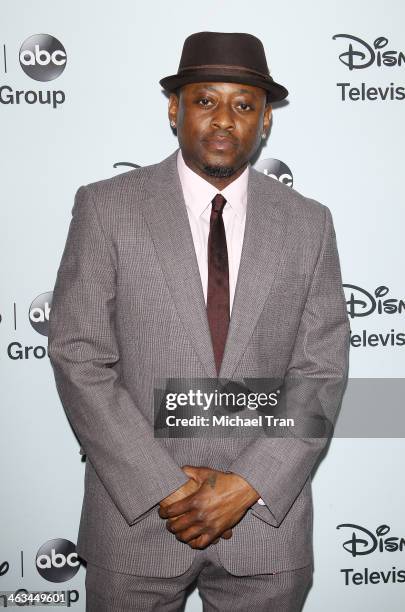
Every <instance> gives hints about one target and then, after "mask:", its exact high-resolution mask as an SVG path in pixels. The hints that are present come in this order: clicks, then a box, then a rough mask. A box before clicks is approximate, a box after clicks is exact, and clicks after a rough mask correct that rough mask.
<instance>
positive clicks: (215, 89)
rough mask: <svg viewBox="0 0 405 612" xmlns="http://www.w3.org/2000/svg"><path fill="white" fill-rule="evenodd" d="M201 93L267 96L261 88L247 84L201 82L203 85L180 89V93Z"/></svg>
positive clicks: (193, 84) (198, 84)
mask: <svg viewBox="0 0 405 612" xmlns="http://www.w3.org/2000/svg"><path fill="white" fill-rule="evenodd" d="M199 91H207V92H211V93H214V94H216V95H235V94H236V95H239V94H245V95H251V96H254V97H257V98H261V97H262V96H265V95H266V92H265V90H264V89H262V88H261V87H255V86H253V85H247V84H245V83H228V82H220V83H214V82H203V81H202V82H201V83H189V84H187V85H183V87H181V88H180V93H182V94H183V93H184V94H185V95H187V94H193V93H197V92H199Z"/></svg>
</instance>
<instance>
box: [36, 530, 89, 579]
mask: <svg viewBox="0 0 405 612" xmlns="http://www.w3.org/2000/svg"><path fill="white" fill-rule="evenodd" d="M35 565H36V567H37V570H38V572H39V573H40V574H41V576H42V578H45V580H48V581H49V582H66V580H70V579H71V578H73V576H75V575H76V574H77V572H78V571H79V568H80V559H79V557H78V555H77V552H76V546H75V545H74V544H73V542H70V541H69V540H63V539H61V538H57V539H55V540H48V542H45V544H43V545H42V546H41V548H40V549H39V550H38V552H37V556H36V559H35Z"/></svg>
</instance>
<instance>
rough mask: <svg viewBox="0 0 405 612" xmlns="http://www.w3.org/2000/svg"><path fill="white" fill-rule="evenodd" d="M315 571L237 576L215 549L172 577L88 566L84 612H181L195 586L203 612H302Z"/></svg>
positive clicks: (205, 551) (206, 550)
mask: <svg viewBox="0 0 405 612" xmlns="http://www.w3.org/2000/svg"><path fill="white" fill-rule="evenodd" d="M312 572H313V566H312V565H307V566H305V567H302V568H300V569H296V570H293V571H289V572H280V573H277V574H256V575H254V576H234V575H232V574H230V573H229V572H227V571H226V570H225V569H224V567H223V566H222V565H221V562H220V560H219V558H218V553H217V552H216V546H215V545H213V546H209V547H208V548H206V549H205V550H202V551H199V554H198V555H197V556H196V558H195V559H194V561H193V563H192V565H191V566H190V567H189V569H188V570H187V571H186V572H185V573H184V574H181V575H180V576H175V577H173V578H149V577H145V576H135V575H133V574H122V573H119V572H113V571H111V570H108V569H105V568H101V567H97V566H95V565H93V564H91V563H88V564H87V574H86V612H181V611H183V610H184V607H185V603H186V599H187V596H188V594H189V593H190V592H191V591H192V590H193V588H194V586H197V588H198V591H199V595H200V597H201V599H202V602H203V610H204V612H228V611H229V612H247V611H248V610H254V611H255V612H300V610H301V609H302V604H303V601H304V598H305V595H306V593H307V591H308V588H309V586H310V584H311V581H312Z"/></svg>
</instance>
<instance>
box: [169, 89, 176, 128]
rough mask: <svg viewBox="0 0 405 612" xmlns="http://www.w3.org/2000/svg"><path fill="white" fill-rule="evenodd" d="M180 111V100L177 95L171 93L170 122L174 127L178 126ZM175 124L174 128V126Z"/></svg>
mask: <svg viewBox="0 0 405 612" xmlns="http://www.w3.org/2000/svg"><path fill="white" fill-rule="evenodd" d="M178 110H179V98H178V96H177V95H176V94H175V93H171V94H170V96H169V112H168V115H169V121H170V125H172V127H175V126H176V125H177V113H178ZM173 123H174V126H173Z"/></svg>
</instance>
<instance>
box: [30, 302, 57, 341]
mask: <svg viewBox="0 0 405 612" xmlns="http://www.w3.org/2000/svg"><path fill="white" fill-rule="evenodd" d="M52 296H53V291H48V292H47V293H41V295H38V297H36V298H35V300H34V301H33V302H32V303H31V306H30V309H29V311H28V318H29V320H30V323H31V325H32V327H33V328H34V329H35V331H36V332H38V333H39V334H42V336H47V335H48V325H49V315H50V313H51V306H52Z"/></svg>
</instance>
